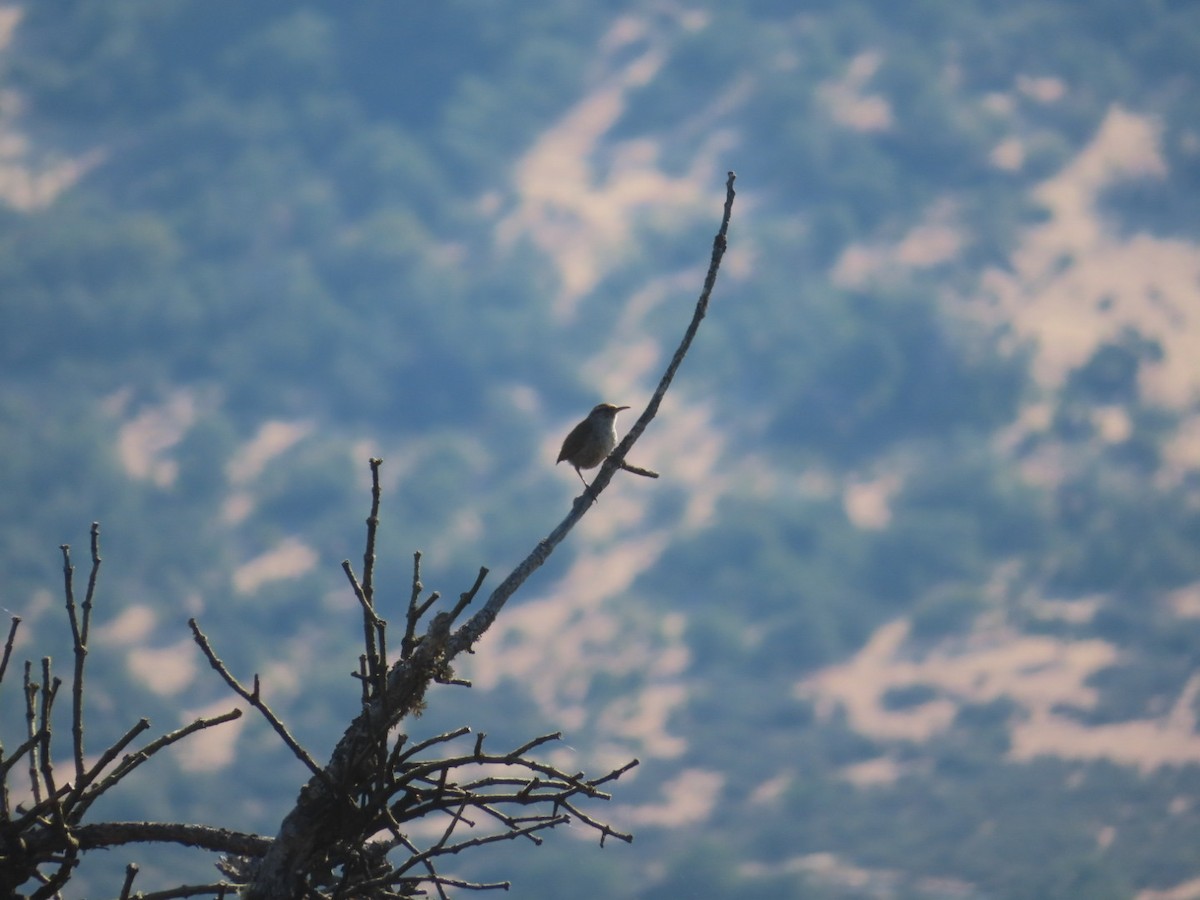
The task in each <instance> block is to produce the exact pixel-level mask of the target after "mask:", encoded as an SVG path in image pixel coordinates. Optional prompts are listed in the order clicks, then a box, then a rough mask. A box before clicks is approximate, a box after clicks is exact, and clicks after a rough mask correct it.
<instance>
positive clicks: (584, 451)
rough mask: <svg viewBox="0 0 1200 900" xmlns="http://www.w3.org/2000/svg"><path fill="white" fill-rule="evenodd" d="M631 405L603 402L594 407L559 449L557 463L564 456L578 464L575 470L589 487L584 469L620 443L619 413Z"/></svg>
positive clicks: (599, 460) (606, 454)
mask: <svg viewBox="0 0 1200 900" xmlns="http://www.w3.org/2000/svg"><path fill="white" fill-rule="evenodd" d="M623 409H629V407H628V406H613V405H612V404H611V403H600V404H597V405H596V406H594V407H592V411H591V412H590V413H588V417H587V418H586V419H584V420H583V421H582V422H580V423H579V424H578V425H576V426H575V427H574V428H572V429H571V433H570V434H568V435H567V439H566V440H565V441H563V444H562V449H561V450H559V451H558V459H557V460H556V461H555V465H557V464H558V463H560V462H562V461H563V460H564V459H565V460H566V461H567V462H569V463H570V464H571V465H572V466H574V467H575V473H576V474H577V475H578V476H579V480H580V481H582V482H583V486H584V487H588V483H587V481H586V480H585V479H584V477H583V472H581V471H580V470H581V469H594V468H595V467H596V466H598V465H600V463H602V462H604V460H606V459H607V458H608V454H610V453H612V451H613V447H615V446H617V413H619V412H620V411H621V410H623Z"/></svg>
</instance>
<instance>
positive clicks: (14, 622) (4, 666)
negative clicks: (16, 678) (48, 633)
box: [0, 616, 21, 684]
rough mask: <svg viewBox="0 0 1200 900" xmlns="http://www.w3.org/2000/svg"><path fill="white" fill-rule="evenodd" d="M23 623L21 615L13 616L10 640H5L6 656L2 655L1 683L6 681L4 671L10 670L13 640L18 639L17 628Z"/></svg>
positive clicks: (0, 663)
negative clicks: (9, 661)
mask: <svg viewBox="0 0 1200 900" xmlns="http://www.w3.org/2000/svg"><path fill="white" fill-rule="evenodd" d="M20 625H21V617H20V616H13V617H12V624H11V625H9V626H8V640H7V641H5V642H4V656H3V657H0V684H3V682H4V673H5V672H6V671H7V670H8V660H9V657H11V656H12V651H13V642H14V641H16V639H17V628H19V627H20Z"/></svg>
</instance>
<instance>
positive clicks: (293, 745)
mask: <svg viewBox="0 0 1200 900" xmlns="http://www.w3.org/2000/svg"><path fill="white" fill-rule="evenodd" d="M188 626H189V627H190V628H191V629H192V637H193V638H195V641H196V643H197V644H198V645H199V647H200V649H201V651H203V653H204V655H205V656H206V657H208V663H209V665H211V666H212V667H213V668H214V669H216V670H217V673H218V674H219V675H220V676H221V677H222V678H223V679H225V683H226V684H227V685H229V687H230V688H231V689H232V690H233V692H234V693H235V694H237V695H238V696H239V697H241V698H242V699H243V700H245V701H246V702H247V703H249V704H250V705H251V706H253V707H254V708H255V709H257V710H258V711H259V712H260V713H262V715H263V718H265V719H266V720H267V721H268V722H269V723H270V724H271V727H272V728H274V729H275V733H276V734H278V735H279V737H280V738H282V739H283V742H284V743H285V744H287V746H288V749H290V750H291V751H292V753H293V754H294V755H295V757H296V758H297V759H298V760H300V762H302V763H304V765H306V766H308V768H309V770H310V771H311V772H312V773H313V774H314V775H317V776H318V777H321V778H325V777H326V775H325V771H324V770H323V769H322V768H321V767H320V766H318V765H317V764H316V763H315V762H314V761H313V758H312V757H311V756H310V755H309V754H308V751H307V750H305V749H304V748H303V747H301V746H300V742H299V741H297V740H296V739H295V738H294V737H292V733H291V732H290V731H288V730H287V726H285V725H284V724H283V722H282V721H280V719H279V717H278V716H276V715H275V713H274V712H273V711H272V710H271V708H270V707H269V706H267V704H266V703H265V702H264V701H263V699H262V697H260V696H259V690H258V676H257V675H255V676H254V689H253V691H248V690H246V688H245V687H243V686H242V683H241V682H240V681H238V680H237V679H236V678H234V677H233V674H232V673H231V672H230V671H229V669H228V668H226V666H225V663H223V662H221V660H220V659H218V658H217V654H216V653H214V652H213V649H212V647H211V646H210V645H209V643H208V638H207V637H206V636H205V634H204V632H203V631H201V630H200V626H199V625H198V624H197V623H196V620H195V619H194V618H193V619H188Z"/></svg>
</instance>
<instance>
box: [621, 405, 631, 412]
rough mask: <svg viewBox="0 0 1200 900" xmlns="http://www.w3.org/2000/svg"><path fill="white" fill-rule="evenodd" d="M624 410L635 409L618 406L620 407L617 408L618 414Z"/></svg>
mask: <svg viewBox="0 0 1200 900" xmlns="http://www.w3.org/2000/svg"><path fill="white" fill-rule="evenodd" d="M623 409H633V407H632V406H618V407H617V412H620V411H621V410H623Z"/></svg>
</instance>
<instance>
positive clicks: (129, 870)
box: [120, 863, 138, 900]
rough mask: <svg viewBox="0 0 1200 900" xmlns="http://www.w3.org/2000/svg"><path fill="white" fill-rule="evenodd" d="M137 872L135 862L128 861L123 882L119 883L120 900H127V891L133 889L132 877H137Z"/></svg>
mask: <svg viewBox="0 0 1200 900" xmlns="http://www.w3.org/2000/svg"><path fill="white" fill-rule="evenodd" d="M137 873H138V867H137V863H130V864H129V865H127V866H126V867H125V883H124V884H122V885H121V897H120V900H129V892H130V891H132V890H133V879H135V878H137Z"/></svg>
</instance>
